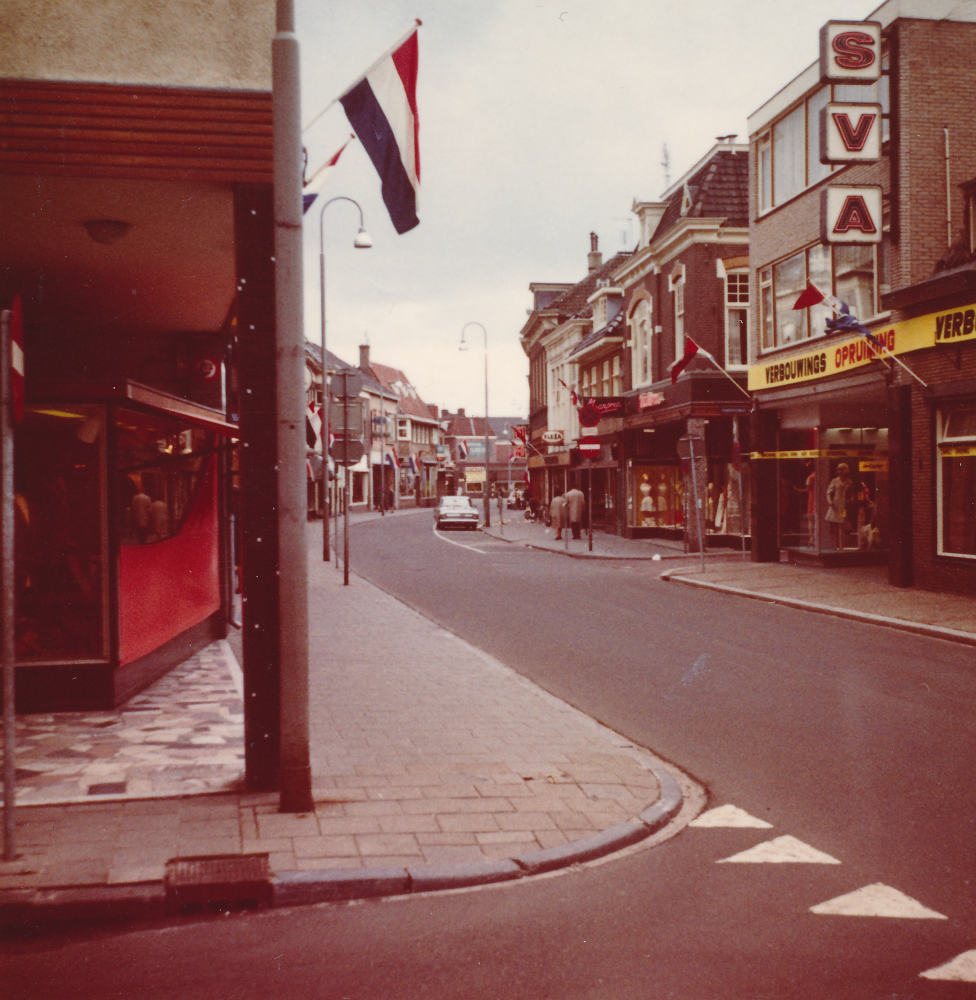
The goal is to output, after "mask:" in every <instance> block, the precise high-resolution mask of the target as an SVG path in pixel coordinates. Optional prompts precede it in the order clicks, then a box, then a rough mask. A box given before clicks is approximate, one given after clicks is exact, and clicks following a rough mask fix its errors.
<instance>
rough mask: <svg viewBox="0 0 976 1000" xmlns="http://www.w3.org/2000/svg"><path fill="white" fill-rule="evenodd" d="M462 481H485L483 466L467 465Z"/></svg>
mask: <svg viewBox="0 0 976 1000" xmlns="http://www.w3.org/2000/svg"><path fill="white" fill-rule="evenodd" d="M464 481H465V482H466V483H483V482H484V481H485V467H484V466H483V465H469V466H468V467H467V468H466V469H465V470H464Z"/></svg>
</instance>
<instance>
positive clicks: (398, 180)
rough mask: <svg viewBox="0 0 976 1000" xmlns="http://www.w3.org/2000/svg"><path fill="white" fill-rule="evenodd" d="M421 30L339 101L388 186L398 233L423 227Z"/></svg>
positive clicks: (387, 197)
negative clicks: (419, 201) (419, 104)
mask: <svg viewBox="0 0 976 1000" xmlns="http://www.w3.org/2000/svg"><path fill="white" fill-rule="evenodd" d="M418 62H419V58H418V49H417V29H416V28H415V29H414V30H413V31H412V32H411V33H410V36H409V37H408V38H407V39H406V41H404V42H403V43H402V44H400V45H399V46H397V48H395V49H394V50H393V51H392V52H391V53H390V54H389V55H387V56H385V57H384V58H383V59H381V60H380V61H379V62H378V63H377V64H376V65H375V66H374V67H373V68H372V69H371V70H369V71H368V72H367V73H366V75H365V76H364V77H363V78H362V79H361V80H360V81H359V82H358V83H356V84H355V85H354V86H353V87H352V88H350V89H349V90H348V91H346V93H345V94H343V95H342V96H341V97H340V98H339V103H340V104H341V105H342V107H343V109H344V110H345V112H346V117H347V118H348V119H349V124H350V125H352V127H353V128H354V129H355V131H356V135H357V136H358V137H359V141H360V142H361V143H362V144H363V148H364V149H365V150H366V152H367V153H368V154H369V158H370V160H372V161H373V166H374V167H376V172H377V173H378V174H379V175H380V181H381V182H382V191H383V201H384V202H385V203H386V207H387V210H388V211H389V213H390V221H391V222H392V223H393V228H394V229H395V230H396V231H397V232H398V233H406V232H408V231H409V230H411V229H413V228H414V226H416V225H418V224H419V223H420V219H418V218H417V196H418V193H419V191H420V146H419V142H418V139H419V134H420V121H419V118H418V116H417V67H418Z"/></svg>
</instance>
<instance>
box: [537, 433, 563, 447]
mask: <svg viewBox="0 0 976 1000" xmlns="http://www.w3.org/2000/svg"><path fill="white" fill-rule="evenodd" d="M542 440H543V441H544V442H545V443H546V444H553V445H556V444H562V443H563V432H562V431H546V432H545V434H543V435H542Z"/></svg>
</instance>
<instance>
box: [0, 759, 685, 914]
mask: <svg viewBox="0 0 976 1000" xmlns="http://www.w3.org/2000/svg"><path fill="white" fill-rule="evenodd" d="M650 770H651V771H652V773H653V774H654V776H655V777H656V778H657V780H658V782H659V784H660V789H661V792H660V795H659V797H658V799H657V801H656V802H655V803H654V804H653V805H651V806H648V807H647V808H646V809H645V810H644V811H643V812H641V813H640V815H639V816H637V817H634V818H633V819H628V820H624V821H623V822H621V823H617V824H616V825H614V826H611V827H609V828H608V829H606V830H602V831H600V832H599V833H595V834H593V835H592V836H590V837H584V838H583V839H581V840H575V841H573V842H571V843H569V844H560V845H558V846H556V847H550V848H546V849H544V850H541V851H532V852H529V853H527V854H520V855H516V856H513V857H512V858H506V859H503V860H499V861H488V862H484V863H471V862H467V863H463V864H457V865H418V866H414V867H409V868H398V867H387V868H341V869H334V870H328V871H294V872H281V873H279V874H277V875H274V876H272V877H271V878H270V879H269V880H268V881H269V888H270V898H271V908H273V909H278V908H280V907H290V906H310V905H315V904H317V903H336V902H347V901H349V900H356V899H376V898H380V897H384V896H402V895H408V894H411V893H421V892H435V891H443V890H448V889H464V888H472V887H475V886H481V885H492V884H495V883H498V882H506V881H513V880H516V879H521V878H527V877H529V876H532V875H541V874H543V873H544V872H551V871H555V870H556V869H559V868H567V867H569V866H571V865H575V864H582V863H583V862H586V861H592V860H594V859H596V858H600V857H604V856H605V855H608V854H612V853H614V852H615V851H619V850H622V849H623V848H625V847H629V846H630V845H631V844H635V843H637V842H639V841H641V840H644V839H646V838H647V837H650V836H651V835H652V834H654V833H656V832H658V831H659V830H661V829H662V828H663V827H664V826H666V825H667V824H668V823H669V822H670V821H671V820H672V819H673V818H674V817H675V816H676V815H677V814H678V812H679V811H680V809H681V807H682V805H683V803H684V796H683V794H682V792H681V788H680V786H679V785H678V782H677V781H676V780H675V778H674V776H673V775H672V774H671V773H670V771H668V770H666V769H664V768H663V767H660V766H656V767H651V768H650ZM166 912H167V893H166V888H165V885H164V883H163V882H161V881H160V882H146V883H138V884H133V885H120V886H87V887H75V888H64V889H12V890H6V891H3V892H0V928H6V929H11V928H15V927H26V926H28V925H31V924H33V925H35V926H40V925H47V924H54V923H70V922H74V921H82V920H83V921H85V922H86V923H106V922H111V921H123V920H124V921H137V920H156V919H161V918H163V917H164V916H165V915H166Z"/></svg>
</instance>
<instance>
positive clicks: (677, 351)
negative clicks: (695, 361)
mask: <svg viewBox="0 0 976 1000" xmlns="http://www.w3.org/2000/svg"><path fill="white" fill-rule="evenodd" d="M670 285H671V293H672V298H673V300H674V356H675V357H676V358H680V357H681V355H682V354H684V350H685V269H684V268H683V267H682V266H680V265H679V266H678V267H677V268H675V270H674V271H673V272H672V274H671V278H670Z"/></svg>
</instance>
